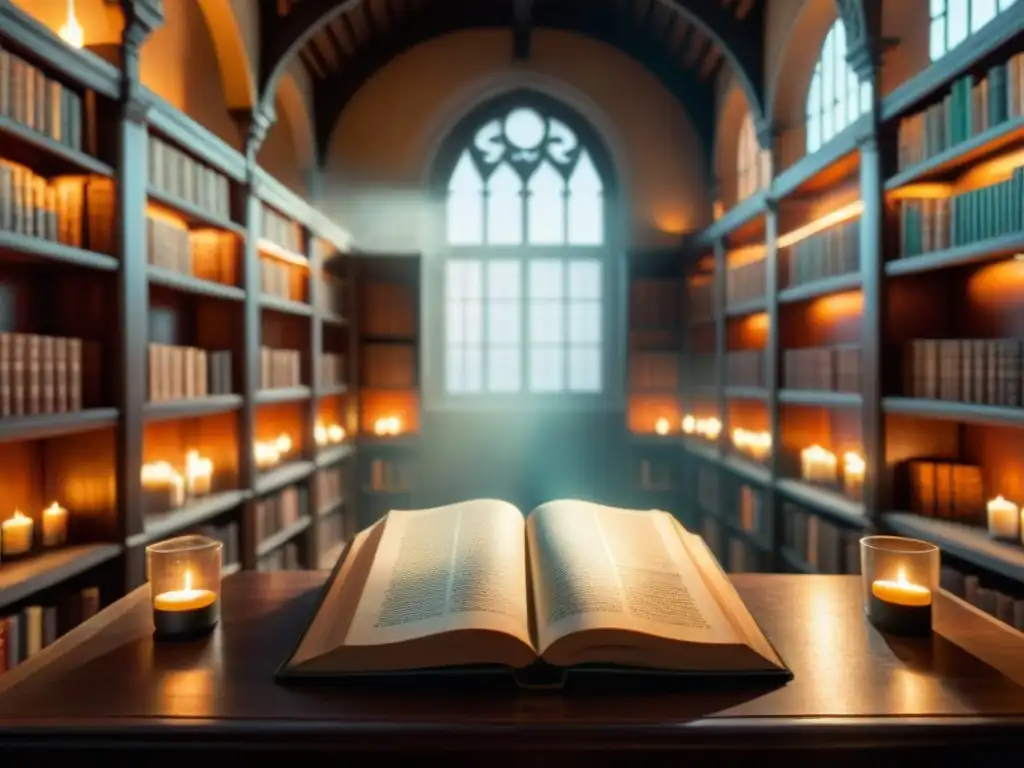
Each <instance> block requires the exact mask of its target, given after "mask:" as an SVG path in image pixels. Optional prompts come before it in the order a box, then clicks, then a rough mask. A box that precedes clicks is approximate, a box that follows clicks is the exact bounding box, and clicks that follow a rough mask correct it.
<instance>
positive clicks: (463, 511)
mask: <svg viewBox="0 0 1024 768" xmlns="http://www.w3.org/2000/svg"><path fill="white" fill-rule="evenodd" d="M458 629H483V630H493V631H496V632H502V633H505V634H510V635H513V636H515V637H517V638H519V639H522V640H523V642H524V643H526V644H527V645H529V646H531V647H532V645H533V643H532V642H531V640H530V631H529V618H528V612H527V589H526V541H525V529H524V524H523V515H522V513H521V512H520V511H519V510H518V509H516V508H515V507H514V506H512V505H511V504H508V503H506V502H503V501H496V500H492V499H487V500H479V501H467V502H463V503H461V504H453V505H450V506H447V507H436V508H434V509H426V510H413V511H402V512H390V513H389V514H388V517H387V525H386V526H385V528H384V532H383V535H382V536H381V541H380V545H379V546H378V548H377V553H376V556H375V558H374V561H373V565H372V567H371V569H370V574H369V576H368V578H367V581H366V585H365V587H364V588H363V593H362V596H361V597H360V600H359V605H358V607H357V608H356V612H355V617H354V618H353V621H352V624H351V625H350V627H349V631H348V635H347V636H346V638H345V645H349V646H353V645H384V644H388V643H397V642H402V641H405V640H412V639H415V638H420V637H425V636H428V635H433V634H437V633H440V632H447V631H452V630H458Z"/></svg>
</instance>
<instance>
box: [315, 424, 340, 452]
mask: <svg viewBox="0 0 1024 768" xmlns="http://www.w3.org/2000/svg"><path fill="white" fill-rule="evenodd" d="M313 436H314V437H315V438H316V444H317V445H319V446H324V445H331V444H335V443H340V442H342V441H343V440H344V439H345V428H344V427H342V426H341V425H340V424H331V425H330V426H327V425H325V424H324V423H323V422H322V421H318V422H317V424H316V426H315V427H314V428H313Z"/></svg>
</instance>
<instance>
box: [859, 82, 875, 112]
mask: <svg viewBox="0 0 1024 768" xmlns="http://www.w3.org/2000/svg"><path fill="white" fill-rule="evenodd" d="M873 98H874V89H873V88H872V86H871V83H870V82H868V81H867V80H865V81H864V82H863V83H861V84H860V111H861V114H867V113H868V111H869V110H870V109H871V100H872V99H873Z"/></svg>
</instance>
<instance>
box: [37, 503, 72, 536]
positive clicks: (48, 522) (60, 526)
mask: <svg viewBox="0 0 1024 768" xmlns="http://www.w3.org/2000/svg"><path fill="white" fill-rule="evenodd" d="M67 538H68V511H67V510H66V509H65V508H64V507H62V506H61V505H60V504H58V503H57V502H56V501H55V502H53V503H52V504H50V506H48V507H47V508H46V509H44V510H43V546H44V547H57V546H60V545H61V544H64V543H65V542H66V541H67Z"/></svg>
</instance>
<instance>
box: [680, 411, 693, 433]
mask: <svg viewBox="0 0 1024 768" xmlns="http://www.w3.org/2000/svg"><path fill="white" fill-rule="evenodd" d="M679 426H680V428H681V429H682V430H683V434H684V435H692V434H693V433H694V432H696V431H697V419H695V418H694V417H693V416H690V415H686V416H684V417H683V420H682V422H681V423H680V425H679Z"/></svg>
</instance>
